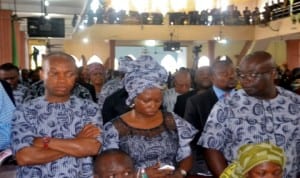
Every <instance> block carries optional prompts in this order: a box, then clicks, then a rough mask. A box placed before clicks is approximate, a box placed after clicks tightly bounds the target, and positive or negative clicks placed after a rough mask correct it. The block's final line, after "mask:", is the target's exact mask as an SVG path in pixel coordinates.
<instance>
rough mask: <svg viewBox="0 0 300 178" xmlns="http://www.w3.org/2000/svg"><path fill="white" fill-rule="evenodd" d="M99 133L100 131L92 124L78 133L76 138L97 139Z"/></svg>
mask: <svg viewBox="0 0 300 178" xmlns="http://www.w3.org/2000/svg"><path fill="white" fill-rule="evenodd" d="M100 133H101V130H100V129H99V128H98V127H96V126H95V125H93V124H87V125H85V126H84V128H83V129H82V130H81V131H80V132H79V133H78V135H77V138H97V137H98V136H99V135H100Z"/></svg>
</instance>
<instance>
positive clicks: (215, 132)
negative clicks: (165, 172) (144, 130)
mask: <svg viewBox="0 0 300 178" xmlns="http://www.w3.org/2000/svg"><path fill="white" fill-rule="evenodd" d="M277 91H278V96H277V97H276V98H274V99H270V100H260V99H257V98H254V97H251V96H248V95H247V94H246V92H245V91H244V90H243V89H240V90H238V91H236V92H235V93H233V94H232V95H231V96H230V97H226V98H224V100H220V101H219V102H217V103H216V105H215V106H214V107H213V109H212V111H211V113H210V115H209V117H208V120H207V122H206V125H205V128H204V131H203V132H202V135H201V137H200V139H199V141H198V144H199V145H202V146H203V147H205V148H212V149H216V150H219V151H221V152H222V153H223V154H224V156H225V158H226V159H227V161H228V162H229V163H232V161H233V160H235V159H237V153H238V149H239V147H241V146H242V145H244V144H248V143H261V142H270V143H273V144H275V145H277V146H279V147H281V148H283V149H284V151H285V153H286V156H287V162H286V168H285V174H284V177H285V178H296V175H297V173H299V172H300V96H299V95H296V94H294V93H292V92H290V91H287V90H284V89H282V88H280V87H277Z"/></svg>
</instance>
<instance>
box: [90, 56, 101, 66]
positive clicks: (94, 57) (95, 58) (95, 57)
mask: <svg viewBox="0 0 300 178" xmlns="http://www.w3.org/2000/svg"><path fill="white" fill-rule="evenodd" d="M94 62H98V63H100V64H103V61H102V60H101V59H100V58H99V57H98V56H96V55H93V56H92V57H90V59H89V60H88V61H87V65H89V64H91V63H94Z"/></svg>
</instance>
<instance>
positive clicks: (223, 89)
mask: <svg viewBox="0 0 300 178" xmlns="http://www.w3.org/2000/svg"><path fill="white" fill-rule="evenodd" d="M210 75H211V81H212V83H213V86H212V87H211V88H210V89H209V90H207V91H206V92H204V93H202V94H199V95H195V96H192V97H190V98H189V99H188V101H187V105H186V110H185V114H184V118H185V119H186V120H187V121H189V122H190V123H191V124H192V125H193V126H194V127H196V128H197V129H198V130H199V132H198V134H197V135H196V137H195V138H194V141H193V142H192V150H193V154H194V158H195V161H194V165H193V169H192V172H191V174H196V173H199V172H200V173H205V174H208V175H209V174H210V172H209V170H208V169H207V166H206V164H205V161H204V158H203V154H202V149H201V147H199V146H198V145H196V142H197V141H198V139H199V137H200V135H201V133H202V130H203V127H204V125H205V122H206V120H207V117H208V115H209V113H210V111H211V109H212V107H213V106H214V104H215V103H216V102H217V101H218V100H220V99H222V98H224V97H225V95H226V94H229V93H230V92H233V90H234V88H235V87H236V84H237V79H236V75H235V68H234V65H233V63H232V61H231V59H230V58H228V57H225V56H224V57H218V58H217V59H216V60H215V61H214V62H213V64H212V66H211V70H210ZM193 171H196V172H193Z"/></svg>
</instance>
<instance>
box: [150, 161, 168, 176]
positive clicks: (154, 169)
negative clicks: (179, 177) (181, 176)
mask: <svg viewBox="0 0 300 178" xmlns="http://www.w3.org/2000/svg"><path fill="white" fill-rule="evenodd" d="M159 168H160V164H159V163H156V164H155V165H153V166H150V167H147V168H146V173H147V175H148V177H149V178H168V177H172V175H173V171H172V170H159Z"/></svg>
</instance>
